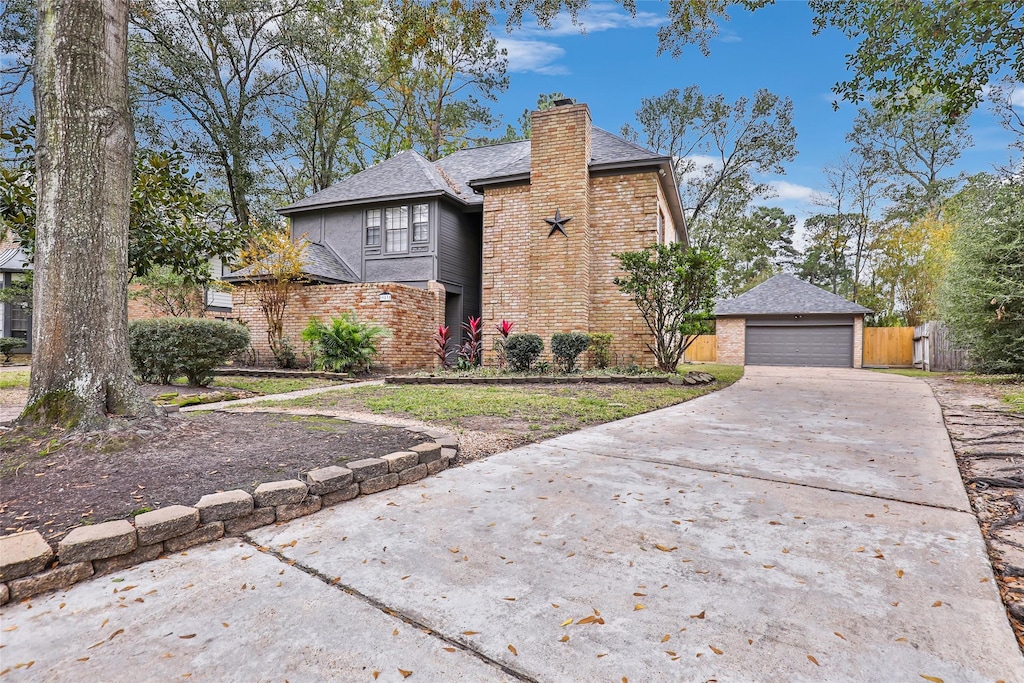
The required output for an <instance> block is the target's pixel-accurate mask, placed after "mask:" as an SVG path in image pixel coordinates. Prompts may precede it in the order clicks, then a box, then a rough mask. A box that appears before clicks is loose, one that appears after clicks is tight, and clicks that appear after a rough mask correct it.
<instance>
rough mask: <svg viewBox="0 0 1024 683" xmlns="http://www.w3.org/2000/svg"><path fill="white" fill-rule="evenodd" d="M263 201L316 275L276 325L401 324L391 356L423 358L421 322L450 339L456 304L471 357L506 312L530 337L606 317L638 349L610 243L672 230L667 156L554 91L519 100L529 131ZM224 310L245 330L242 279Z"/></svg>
mask: <svg viewBox="0 0 1024 683" xmlns="http://www.w3.org/2000/svg"><path fill="white" fill-rule="evenodd" d="M279 211H280V213H281V214H283V215H284V216H287V217H288V218H289V219H290V220H291V226H292V235H293V237H294V238H295V239H299V238H301V237H302V236H305V238H306V239H307V240H308V242H309V246H308V250H307V258H308V260H309V265H308V267H307V275H308V277H309V279H310V281H311V282H314V283H317V284H320V285H322V287H308V288H306V290H307V291H304V292H303V294H302V296H301V297H300V300H299V301H298V302H297V304H296V305H295V306H294V308H293V309H292V310H291V311H290V312H289V313H288V316H289V318H288V321H287V322H286V332H287V334H288V335H289V336H290V337H291V338H292V339H293V341H294V340H296V339H297V338H298V332H299V330H301V328H302V327H304V326H305V323H306V322H308V318H309V316H310V315H319V316H320V317H329V316H331V315H337V314H339V313H341V312H344V311H346V310H354V311H355V312H356V313H357V314H358V315H359V316H360V317H362V318H364V319H368V320H373V321H375V322H378V323H383V324H385V325H388V326H389V327H390V328H391V330H392V332H393V333H395V334H400V335H402V336H401V338H400V339H395V340H392V341H391V342H389V343H387V344H385V347H384V349H383V353H382V355H383V358H382V364H383V365H386V366H391V367H423V366H429V365H431V364H432V362H433V361H432V356H431V353H430V341H429V340H430V335H431V333H432V332H433V331H434V329H436V325H437V324H445V325H447V326H449V327H450V328H451V329H452V330H453V336H454V337H456V338H458V330H459V327H460V323H462V322H463V321H465V320H466V318H467V317H469V316H483V319H484V326H485V328H484V329H485V331H486V335H485V341H484V350H485V362H486V361H487V360H488V359H487V358H486V356H487V355H488V354H489V352H490V349H491V348H492V344H493V339H494V338H495V336H496V332H495V331H494V325H495V323H497V322H499V321H500V320H502V319H507V320H511V321H513V322H515V324H516V325H515V329H514V331H515V332H532V333H535V334H539V335H540V336H541V337H543V338H544V340H545V344H546V345H547V344H548V343H549V340H550V337H551V335H552V334H553V333H555V332H572V331H580V332H610V333H612V334H614V335H615V341H614V344H613V350H614V351H615V352H616V353H617V354H618V356H619V358H620V359H621V360H622V361H624V362H630V361H633V362H638V363H649V362H650V361H649V358H648V357H649V353H648V352H647V351H646V348H645V342H646V340H647V339H648V338H649V332H648V330H647V327H646V325H645V324H644V322H643V319H642V318H641V316H640V314H639V311H638V310H637V308H636V307H635V305H634V304H633V303H632V302H631V301H629V299H628V297H626V296H625V295H623V294H621V293H620V292H619V291H618V289H617V287H616V286H615V285H614V283H613V278H614V277H615V276H616V275H617V274H619V272H620V271H619V268H618V261H617V259H615V257H614V256H613V254H615V253H619V252H623V251H632V250H638V249H642V248H643V247H646V246H649V245H651V244H653V243H655V242H672V241H676V240H684V241H685V240H686V232H685V228H684V225H683V214H682V207H681V206H680V202H679V192H678V188H677V186H676V184H675V179H674V176H673V173H672V164H671V159H670V158H669V157H665V156H661V155H658V154H655V153H654V152H651V151H649V150H646V149H643V148H641V147H638V146H636V145H634V144H632V143H630V142H627V141H626V140H623V139H622V138H620V137H617V136H615V135H613V134H611V133H609V132H607V131H604V130H601V129H600V128H595V127H593V126H592V124H591V120H590V111H589V109H588V108H587V106H586V105H585V104H572V103H571V102H568V101H562V102H559V103H557V104H556V106H554V107H552V108H550V109H547V110H545V111H540V112H533V114H532V139H530V140H524V141H520V142H510V143H504V144H497V145H491V146H487V147H478V148H473V149H465V150H460V151H458V152H455V153H454V154H451V155H449V156H447V157H444V158H443V159H440V160H438V161H436V162H431V161H429V160H427V159H426V158H424V157H423V156H422V155H420V154H419V153H417V152H415V151H406V152H402V153H400V154H398V155H396V156H395V157H392V158H391V159H388V160H386V161H383V162H381V163H379V164H377V165H376V166H373V167H372V168H369V169H367V170H365V171H362V172H361V173H358V174H356V175H353V176H351V177H349V178H346V179H345V180H342V181H340V182H338V183H336V184H334V185H332V186H331V187H328V188H326V189H324V190H322V191H321V192H318V193H316V194H314V195H312V196H310V197H307V198H305V199H303V200H300V201H298V202H295V203H294V204H292V205H290V206H287V207H284V208H283V209H280V210H279ZM226 279H228V280H229V281H232V280H233V281H236V282H244V280H245V273H244V272H239V273H234V274H232V275H231V276H228V278H226ZM325 287H326V289H324V288H325ZM413 290H418V292H419V293H414V292H413ZM357 293H358V294H357ZM423 293H426V294H427V295H428V296H423ZM424 309H430V310H424ZM235 310H236V312H237V313H238V314H239V317H241V318H244V319H246V320H247V321H248V322H249V324H250V326H251V327H252V329H253V338H254V340H261V339H262V336H263V335H262V334H260V331H262V332H264V333H265V327H261V324H262V323H261V321H260V320H259V315H258V313H257V312H256V309H255V307H254V305H253V303H252V302H251V301H246V292H245V288H244V287H241V288H239V289H238V291H237V292H236V295H235ZM407 318H415V319H416V321H415V323H414V324H413V322H412V321H411V320H407ZM264 357H266V356H264Z"/></svg>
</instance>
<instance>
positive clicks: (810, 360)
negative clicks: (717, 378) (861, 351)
mask: <svg viewBox="0 0 1024 683" xmlns="http://www.w3.org/2000/svg"><path fill="white" fill-rule="evenodd" d="M746 363H747V365H811V366H819V367H837V368H848V367H851V366H852V365H853V326H852V325H832V326H827V325H822V326H809V325H804V326H779V327H762V326H747V329H746Z"/></svg>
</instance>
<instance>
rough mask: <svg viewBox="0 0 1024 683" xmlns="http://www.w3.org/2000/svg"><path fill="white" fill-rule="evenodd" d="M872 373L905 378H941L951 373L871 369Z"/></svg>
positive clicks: (903, 369)
mask: <svg viewBox="0 0 1024 683" xmlns="http://www.w3.org/2000/svg"><path fill="white" fill-rule="evenodd" d="M871 372H881V373H883V374H886V375H903V376H904V377H941V376H944V375H946V374H949V373H943V372H928V371H927V370H919V369H917V368H871Z"/></svg>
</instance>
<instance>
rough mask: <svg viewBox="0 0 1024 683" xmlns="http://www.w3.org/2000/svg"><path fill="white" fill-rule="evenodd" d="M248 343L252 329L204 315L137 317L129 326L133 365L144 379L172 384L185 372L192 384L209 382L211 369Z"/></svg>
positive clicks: (197, 384) (200, 384)
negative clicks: (192, 316) (209, 318)
mask: <svg viewBox="0 0 1024 683" xmlns="http://www.w3.org/2000/svg"><path fill="white" fill-rule="evenodd" d="M248 345H249V330H247V329H245V328H244V327H242V326H241V325H239V324H237V323H229V322H223V321H220V320H206V319H204V318H157V319H155V320H136V321H135V322H133V323H132V324H131V325H129V326H128V350H129V353H130V355H131V360H132V365H133V366H134V368H135V372H137V373H138V374H139V375H140V376H141V377H142V380H143V381H145V382H159V383H160V384H170V383H171V380H172V379H173V378H175V377H177V376H179V375H185V378H186V379H187V380H188V383H189V386H193V387H201V386H206V385H207V384H209V383H210V380H211V379H213V375H211V374H210V370H212V369H213V368H215V367H217V366H218V365H221V364H223V363H224V361H225V360H227V358H228V357H229V356H231V354H233V353H237V352H238V351H241V350H242V349H244V348H245V347H247V346H248Z"/></svg>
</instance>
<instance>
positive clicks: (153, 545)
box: [0, 428, 458, 605]
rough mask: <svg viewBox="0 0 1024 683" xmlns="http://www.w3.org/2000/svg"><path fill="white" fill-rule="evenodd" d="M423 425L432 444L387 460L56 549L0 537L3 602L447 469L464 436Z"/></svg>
mask: <svg viewBox="0 0 1024 683" xmlns="http://www.w3.org/2000/svg"><path fill="white" fill-rule="evenodd" d="M410 431H423V433H424V434H426V435H427V436H429V437H431V438H433V439H435V441H433V442H428V443H422V444H418V445H416V446H413V447H412V448H410V449H409V450H407V451H399V452H397V453H391V454H389V455H385V456H384V457H382V458H366V459H363V460H356V461H352V462H349V463H346V466H345V467H339V466H336V465H332V466H329V467H321V468H319V469H315V470H312V471H310V472H306V473H305V475H304V476H303V478H302V480H301V481H300V480H298V479H290V480H285V481H275V482H269V483H265V484H260V485H259V486H258V487H256V490H255V491H253V493H252V494H250V493H248V492H247V491H242V490H235V491H223V492H221V493H211V494H208V495H205V496H203V497H202V498H200V499H199V502H198V503H196V504H195V505H194V506H191V507H190V506H186V505H171V506H168V507H163V508H160V509H157V510H153V511H152V512H146V513H143V514H140V515H137V516H136V517H135V519H134V523H132V522H130V521H128V520H123V519H122V520H116V521H113V522H104V523H102V524H96V525H92V526H80V527H76V528H74V529H72V530H71V532H70V533H68V535H67V536H65V537H64V538H63V539H61V541H60V542H59V543H58V544H57V552H56V554H55V553H54V552H53V549H52V548H51V547H50V545H49V544H48V543H47V542H46V540H45V539H44V538H43V536H42V535H41V534H40V533H39V532H38V531H23V532H21V533H17V534H11V535H9V536H2V537H0V605H3V604H5V603H7V602H8V601H10V600H24V599H25V598H29V597H32V596H33V595H37V594H39V593H44V592H46V591H51V590H56V589H60V588H65V587H67V586H70V585H71V584H74V583H77V582H79V581H82V580H84V579H87V578H89V577H91V576H94V575H100V574H106V573H109V572H114V571H119V570H121V569H125V568H127V567H131V566H133V565H136V564H140V563H142V562H148V561H149V560H154V559H156V558H158V557H160V556H161V555H164V554H166V553H175V552H180V551H182V550H185V549H186V548H191V547H192V546H195V545H199V544H201V543H208V542H210V541H214V540H217V539H219V538H222V537H224V536H238V535H240V534H243V533H245V532H246V531H250V530H252V529H255V528H257V527H261V526H267V525H269V524H275V523H282V522H287V521H289V520H292V519H295V518H296V517H302V516H304V515H308V514H311V513H313V512H316V511H318V510H320V509H322V508H325V507H329V506H332V505H336V504H338V503H341V502H343V501H346V500H351V499H353V498H355V497H356V496H359V495H364V496H365V495H370V494H373V493H378V492H380V491H386V490H387V489H392V488H395V487H396V486H400V485H402V484H411V483H413V482H416V481H419V480H420V479H423V478H424V477H427V476H429V475H433V474H437V473H438V472H440V471H442V470H444V469H446V468H448V466H449V465H450V464H451V462H452V459H453V458H454V457H455V455H456V454H457V452H458V450H457V449H458V441H456V439H455V438H454V437H450V436H446V435H445V434H443V433H441V432H433V431H430V430H418V429H415V428H413V429H410Z"/></svg>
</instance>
